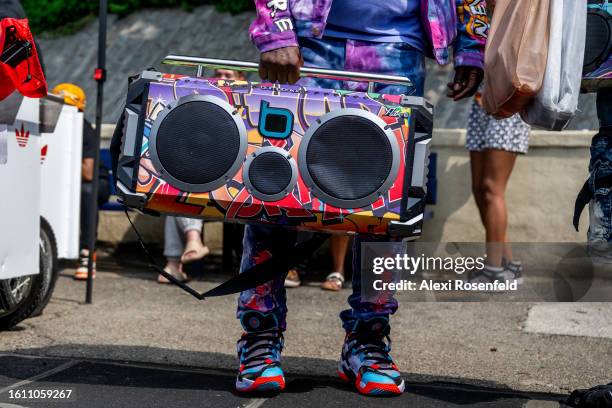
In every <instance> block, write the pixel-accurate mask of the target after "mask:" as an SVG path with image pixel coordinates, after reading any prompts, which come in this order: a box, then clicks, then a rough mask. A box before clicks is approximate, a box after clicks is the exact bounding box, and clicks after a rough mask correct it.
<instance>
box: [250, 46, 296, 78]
mask: <svg viewBox="0 0 612 408" xmlns="http://www.w3.org/2000/svg"><path fill="white" fill-rule="evenodd" d="M302 65H304V59H303V58H302V54H301V53H300V49H299V47H285V48H279V49H277V50H272V51H267V52H262V53H261V58H260V61H259V76H260V77H261V79H264V80H265V79H267V80H268V81H270V82H277V81H278V82H279V83H281V84H286V83H290V84H295V83H296V82H297V80H298V79H300V67H301V66H302Z"/></svg>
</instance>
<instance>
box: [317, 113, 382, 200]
mask: <svg viewBox="0 0 612 408" xmlns="http://www.w3.org/2000/svg"><path fill="white" fill-rule="evenodd" d="M392 167H393V148H392V146H391V143H390V142H389V138H388V137H387V134H386V133H385V131H384V130H383V129H382V128H381V127H380V126H379V125H378V124H376V123H374V122H373V121H371V120H369V119H367V118H364V117H361V116H353V115H343V116H338V117H335V118H332V119H330V120H328V121H326V122H324V123H323V124H321V126H320V127H319V128H318V129H317V130H316V131H315V132H314V133H313V134H312V136H311V138H310V140H309V141H308V146H307V150H306V168H307V170H308V173H309V174H310V177H311V178H312V181H313V182H314V184H316V186H317V187H318V188H319V189H320V190H321V191H322V192H323V193H325V194H327V195H329V196H331V197H333V198H336V199H340V200H358V199H362V198H364V197H367V196H370V195H372V194H376V193H377V191H379V189H380V188H381V187H382V185H383V184H384V183H385V181H386V180H387V178H388V177H389V174H390V172H391V169H392ZM372 201H374V200H372Z"/></svg>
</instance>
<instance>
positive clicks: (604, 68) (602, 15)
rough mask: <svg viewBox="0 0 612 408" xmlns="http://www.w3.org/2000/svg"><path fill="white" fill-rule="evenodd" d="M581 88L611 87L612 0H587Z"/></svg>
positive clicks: (590, 90)
mask: <svg viewBox="0 0 612 408" xmlns="http://www.w3.org/2000/svg"><path fill="white" fill-rule="evenodd" d="M582 72H583V78H582V89H583V90H585V91H588V92H595V91H597V89H599V88H603V87H612V1H609V0H589V1H588V13H587V32H586V47H585V50H584V67H583V71H582Z"/></svg>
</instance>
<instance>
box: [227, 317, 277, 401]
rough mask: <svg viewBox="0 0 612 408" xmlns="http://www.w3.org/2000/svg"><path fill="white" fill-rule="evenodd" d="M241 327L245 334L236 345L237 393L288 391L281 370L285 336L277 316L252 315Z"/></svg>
mask: <svg viewBox="0 0 612 408" xmlns="http://www.w3.org/2000/svg"><path fill="white" fill-rule="evenodd" d="M240 323H241V324H242V327H243V328H244V330H245V332H244V334H243V335H242V337H241V338H240V340H238V344H237V348H238V358H239V359H240V368H239V370H238V377H237V378H236V390H237V391H239V392H264V391H265V392H274V391H282V390H283V389H284V388H285V375H284V374H283V370H282V369H281V366H280V356H281V351H282V350H283V332H282V330H281V329H280V328H279V325H278V321H277V319H276V316H274V315H273V314H264V313H260V312H257V311H249V312H246V313H245V314H244V315H243V316H242V318H241V320H240Z"/></svg>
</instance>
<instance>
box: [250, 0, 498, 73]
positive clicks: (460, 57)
mask: <svg viewBox="0 0 612 408" xmlns="http://www.w3.org/2000/svg"><path fill="white" fill-rule="evenodd" d="M332 1H333V0H255V7H256V9H257V18H256V19H255V21H253V23H252V24H251V28H250V35H251V40H252V41H253V43H254V44H255V45H256V46H257V48H258V49H259V50H260V51H261V52H265V51H270V50H275V49H277V48H283V47H290V46H297V45H298V42H297V37H298V36H301V37H314V38H321V36H322V35H323V33H324V31H325V24H326V20H327V16H328V14H329V10H330V9H331V4H332ZM381 1H383V0H381ZM420 1H421V15H422V22H423V29H424V32H425V33H426V36H427V37H426V38H425V42H426V43H427V44H428V53H427V54H428V56H430V57H432V58H434V59H435V60H436V61H437V62H438V63H439V64H442V65H444V64H447V63H448V62H449V61H450V47H451V46H453V47H454V51H455V52H454V56H455V66H462V65H464V66H476V67H480V68H483V66H484V47H485V43H486V40H487V32H488V29H489V22H488V18H487V4H486V0H420ZM350 12H351V11H350V10H347V13H350Z"/></svg>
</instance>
